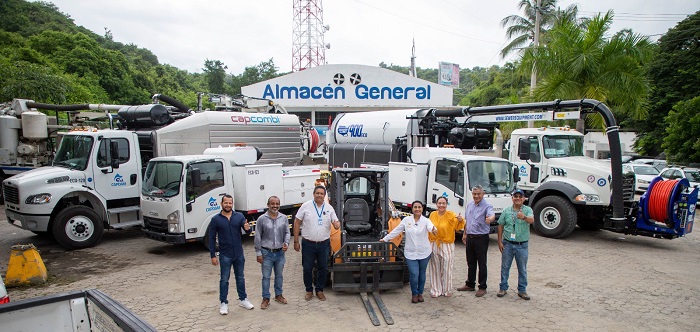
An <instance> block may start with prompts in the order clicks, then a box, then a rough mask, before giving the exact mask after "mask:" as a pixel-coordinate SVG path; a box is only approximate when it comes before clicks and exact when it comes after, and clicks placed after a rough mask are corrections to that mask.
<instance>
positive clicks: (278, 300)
mask: <svg viewBox="0 0 700 332" xmlns="http://www.w3.org/2000/svg"><path fill="white" fill-rule="evenodd" d="M275 301H277V302H279V303H282V304H287V299H285V298H284V296H282V294H280V295H277V296H275Z"/></svg>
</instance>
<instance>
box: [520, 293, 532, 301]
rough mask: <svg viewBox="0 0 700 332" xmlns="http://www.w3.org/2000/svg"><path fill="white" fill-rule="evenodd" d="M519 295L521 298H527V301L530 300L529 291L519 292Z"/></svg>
mask: <svg viewBox="0 0 700 332" xmlns="http://www.w3.org/2000/svg"><path fill="white" fill-rule="evenodd" d="M518 296H520V298H521V299H523V300H525V301H529V300H530V295H527V293H524V292H523V293H518Z"/></svg>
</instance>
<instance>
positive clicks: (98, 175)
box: [3, 129, 141, 249]
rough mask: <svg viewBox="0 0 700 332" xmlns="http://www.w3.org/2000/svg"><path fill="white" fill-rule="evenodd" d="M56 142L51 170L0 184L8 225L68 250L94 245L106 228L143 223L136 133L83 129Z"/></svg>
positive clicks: (35, 171) (38, 169)
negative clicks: (47, 237)
mask: <svg viewBox="0 0 700 332" xmlns="http://www.w3.org/2000/svg"><path fill="white" fill-rule="evenodd" d="M59 138H60V145H59V146H58V149H57V151H56V155H55V157H54V160H53V163H52V166H47V167H41V168H37V169H34V170H30V171H27V172H24V173H20V174H18V175H15V176H13V177H11V178H9V179H7V180H5V181H4V182H3V187H4V188H3V190H4V193H5V197H6V209H5V210H6V214H7V218H8V221H9V222H10V223H11V224H13V225H15V226H18V227H20V228H22V229H26V230H29V231H32V232H34V233H37V234H42V233H50V234H52V235H53V237H54V238H55V239H56V241H57V242H58V243H59V244H61V245H62V246H64V247H67V248H71V249H77V248H85V247H90V246H93V245H95V244H96V243H97V242H98V241H99V240H100V238H101V237H102V232H103V230H104V229H107V228H124V227H129V226H137V225H141V219H140V212H139V185H140V183H141V155H140V150H139V147H138V139H137V137H136V134H135V133H133V132H129V131H119V130H101V131H97V130H92V129H83V130H74V131H71V132H68V133H65V134H63V135H61V136H59ZM20 188H21V190H20Z"/></svg>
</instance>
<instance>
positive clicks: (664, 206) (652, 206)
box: [647, 180, 678, 224]
mask: <svg viewBox="0 0 700 332" xmlns="http://www.w3.org/2000/svg"><path fill="white" fill-rule="evenodd" d="M677 184H678V180H666V181H659V182H656V183H655V184H654V186H653V187H652V188H651V193H650V194H649V202H648V203H647V204H648V211H649V218H651V219H653V220H656V221H658V222H662V223H666V224H668V223H669V221H670V220H669V219H670V218H669V213H668V212H669V201H670V200H671V197H672V196H673V192H674V190H675V189H676V185H677Z"/></svg>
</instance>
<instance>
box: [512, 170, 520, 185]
mask: <svg viewBox="0 0 700 332" xmlns="http://www.w3.org/2000/svg"><path fill="white" fill-rule="evenodd" d="M513 181H514V182H515V183H518V182H520V169H519V168H518V166H515V167H513Z"/></svg>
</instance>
